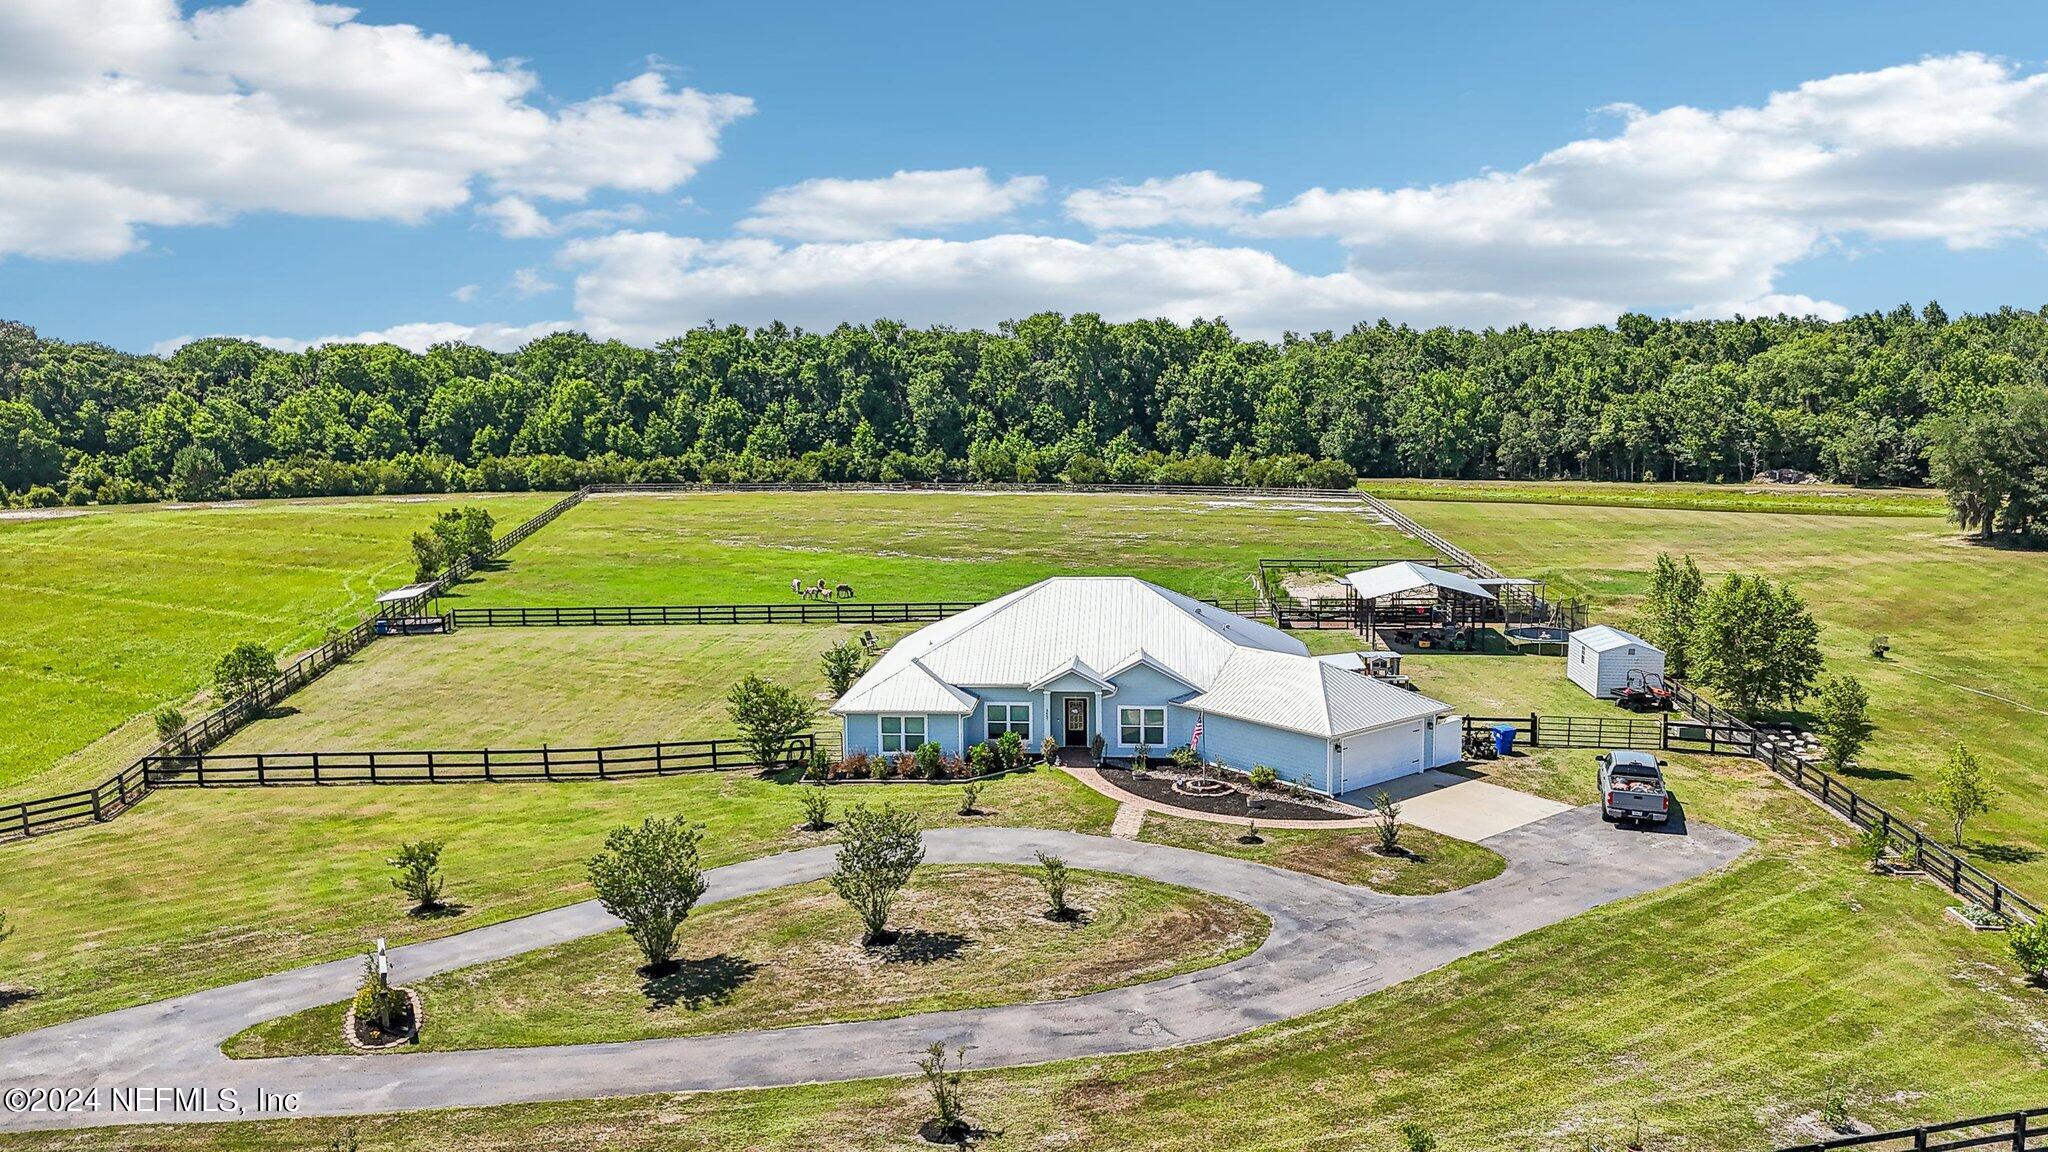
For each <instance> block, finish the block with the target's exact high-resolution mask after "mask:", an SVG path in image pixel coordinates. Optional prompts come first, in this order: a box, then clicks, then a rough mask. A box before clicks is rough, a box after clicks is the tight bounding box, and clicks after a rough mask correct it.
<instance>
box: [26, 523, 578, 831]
mask: <svg viewBox="0 0 2048 1152" xmlns="http://www.w3.org/2000/svg"><path fill="white" fill-rule="evenodd" d="M583 497H584V492H582V491H577V492H571V493H570V494H569V495H567V496H564V497H563V498H562V499H560V500H557V501H555V502H554V503H553V504H551V505H549V506H548V507H547V508H546V509H544V510H542V511H541V512H540V513H538V514H536V515H535V516H533V517H532V518H530V519H528V520H527V521H526V522H525V523H523V524H520V525H519V526H518V527H517V528H514V529H512V530H511V531H510V532H507V533H506V534H504V535H503V536H500V537H498V538H497V539H496V540H494V541H492V542H491V546H490V547H489V548H487V549H485V550H484V552H483V553H482V554H481V555H479V556H476V557H467V556H466V557H463V558H462V559H460V560H457V561H456V562H455V563H453V564H451V565H449V566H448V568H447V569H446V570H445V571H443V572H442V573H441V574H440V575H439V576H437V577H435V578H434V579H433V580H432V581H430V582H428V583H427V584H425V585H424V586H423V587H422V588H421V590H420V592H419V594H418V595H416V596H413V597H411V598H408V599H406V600H401V601H395V602H392V603H387V604H385V605H383V606H382V607H380V608H379V609H378V610H377V611H376V613H375V614H373V615H371V616H370V617H368V618H367V619H365V620H363V621H362V622H361V623H358V624H357V625H356V626H355V627H353V628H350V629H349V630H348V631H346V632H342V633H340V634H338V635H336V636H334V637H332V638H330V639H329V640H328V641H327V642H326V643H324V644H322V645H320V646H319V647H318V648H315V649H313V650H312V651H311V652H308V653H306V654H305V655H303V656H301V657H299V658H298V659H297V660H294V661H292V662H291V663H290V664H287V665H285V666H284V667H283V668H282V669H279V671H278V674H277V676H276V677H275V678H273V679H271V680H269V681H266V682H265V683H263V684H261V685H258V686H257V687H256V688H254V689H253V690H251V691H249V692H248V693H246V694H244V695H242V696H240V697H237V698H236V699H233V700H229V701H227V702H226V703H224V704H222V705H221V706H220V707H218V708H215V709H214V710H213V711H211V712H208V713H207V714H206V715H204V716H201V717H200V718H199V719H197V720H195V721H193V722H192V723H190V724H188V725H186V726H185V728H184V729H183V730H182V731H180V732H179V733H178V734H177V735H175V736H172V737H171V738H170V739H168V740H165V741H163V742H162V743H159V744H158V745H156V746H155V747H154V748H151V749H150V750H149V751H148V752H145V753H143V754H142V756H141V757H139V758H138V759H136V760H135V762H134V763H132V764H130V765H129V766H128V767H126V768H124V769H122V770H121V771H120V772H118V773H116V774H115V775H114V776H113V777H111V778H109V779H107V780H105V781H102V782H101V783H100V784H99V785H97V786H96V787H93V788H88V789H84V790H82V791H78V792H69V793H66V794H64V795H61V796H50V797H45V798H43V799H40V800H27V801H23V802H21V803H16V804H6V805H0V840H10V839H13V838H15V837H18V836H30V835H34V834H35V833H37V832H43V831H48V830H50V829H54V828H60V827H66V826H69V825H75V824H81V823H86V822H97V821H104V820H111V819H113V818H114V817H115V816H118V815H120V814H121V813H122V812H124V811H126V810H128V809H129V808H130V807H133V806H134V805H135V804H136V803H137V802H139V801H140V800H141V799H142V798H143V797H145V796H147V795H149V793H150V790H151V789H152V788H154V787H156V782H155V781H153V780H152V779H151V776H150V773H149V771H148V765H149V764H150V763H151V762H152V761H160V760H162V759H163V758H164V757H167V756H177V757H185V758H188V759H189V758H190V757H191V756H193V755H194V754H197V753H203V752H205V751H206V750H207V749H209V748H212V747H214V746H216V745H218V744H219V743H220V742H221V741H223V740H225V739H227V738H228V737H229V736H231V735H233V734H234V733H235V731H236V730H238V729H240V728H241V727H242V725H244V724H247V723H248V722H249V721H250V720H253V719H255V718H256V717H258V716H261V715H262V714H263V713H264V712H265V711H266V710H267V709H269V708H271V707H273V706H275V705H276V704H277V703H278V702H279V701H281V700H283V699H284V698H285V697H287V696H289V695H291V694H292V693H294V692H296V691H298V690H299V689H301V688H303V687H305V686H306V685H307V684H310V683H312V682H313V681H314V680H317V679H319V678H320V676H321V675H322V674H324V673H325V672H327V670H328V669H330V668H332V667H334V666H335V665H336V664H339V663H341V662H342V661H343V660H346V659H348V658H349V657H350V656H352V655H354V654H355V653H357V652H358V651H361V650H362V648H363V647H364V646H365V645H367V644H369V643H370V642H371V641H373V640H375V639H376V638H377V636H378V625H379V624H383V623H386V622H388V621H392V620H396V619H400V618H403V617H408V616H416V615H419V614H420V611H421V606H422V605H424V604H425V603H427V602H428V601H430V600H432V599H433V598H434V597H436V596H439V595H440V594H441V593H442V592H444V591H446V590H447V589H448V587H449V586H450V585H452V584H455V583H456V582H458V581H460V580H461V579H463V578H464V577H466V576H468V575H469V574H470V573H471V572H472V571H474V570H475V569H476V566H477V565H478V564H479V563H483V562H485V561H488V560H494V559H496V558H498V557H499V556H502V555H504V554H505V552H506V550H507V549H510V548H511V547H512V546H513V545H515V544H517V543H519V542H520V541H521V540H524V539H526V538H527V537H528V536H531V535H533V534H534V533H535V532H538V531H540V530H541V529H542V528H543V527H545V526H546V525H548V524H549V523H550V522H552V521H553V520H554V519H555V517H557V516H560V515H561V514H562V513H564V512H567V511H568V510H569V509H571V508H574V507H575V506H576V505H577V504H579V503H581V502H582V500H583Z"/></svg>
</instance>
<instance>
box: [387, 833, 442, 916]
mask: <svg viewBox="0 0 2048 1152" xmlns="http://www.w3.org/2000/svg"><path fill="white" fill-rule="evenodd" d="M442 847H443V845H442V843H441V842H440V841H439V840H421V841H418V842H416V843H411V844H400V845H399V846H398V855H396V856H393V857H392V858H391V859H389V860H386V861H385V863H386V864H389V865H391V866H392V867H393V868H396V869H398V875H396V876H394V877H392V878H391V886H392V887H393V888H396V889H398V890H399V891H400V892H403V893H405V894H406V895H407V896H409V897H411V898H412V903H413V907H414V908H415V909H417V910H419V911H422V912H431V911H433V910H434V909H436V908H439V907H440V906H441V889H442V886H443V883H444V882H443V879H442V876H441V849H442Z"/></svg>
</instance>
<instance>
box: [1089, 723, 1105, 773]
mask: <svg viewBox="0 0 2048 1152" xmlns="http://www.w3.org/2000/svg"><path fill="white" fill-rule="evenodd" d="M1107 747H1109V741H1107V740H1104V739H1103V738H1102V733H1100V732H1097V733H1096V734H1095V738H1094V739H1092V740H1090V741H1088V755H1090V756H1092V757H1094V759H1095V765H1096V767H1098V768H1099V767H1101V766H1102V750H1103V749H1105V748H1107Z"/></svg>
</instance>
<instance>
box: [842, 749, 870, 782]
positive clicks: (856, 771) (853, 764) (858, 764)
mask: <svg viewBox="0 0 2048 1152" xmlns="http://www.w3.org/2000/svg"><path fill="white" fill-rule="evenodd" d="M868 760H869V756H868V754H867V753H865V752H855V753H854V754H853V755H851V756H848V757H847V758H846V759H844V760H841V761H840V762H839V774H840V775H842V776H865V775H867V774H868Z"/></svg>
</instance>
